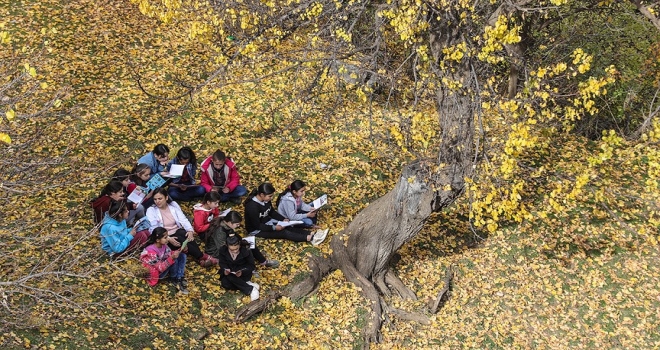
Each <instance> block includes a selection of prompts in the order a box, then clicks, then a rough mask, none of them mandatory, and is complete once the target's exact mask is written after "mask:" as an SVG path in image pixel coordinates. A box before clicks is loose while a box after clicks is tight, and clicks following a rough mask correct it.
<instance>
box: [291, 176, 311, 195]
mask: <svg viewBox="0 0 660 350" xmlns="http://www.w3.org/2000/svg"><path fill="white" fill-rule="evenodd" d="M305 186H307V185H306V184H305V183H304V182H302V180H296V181H294V182H292V183H291V185H289V190H290V191H291V193H293V196H294V197H302V195H303V194H304V193H305Z"/></svg>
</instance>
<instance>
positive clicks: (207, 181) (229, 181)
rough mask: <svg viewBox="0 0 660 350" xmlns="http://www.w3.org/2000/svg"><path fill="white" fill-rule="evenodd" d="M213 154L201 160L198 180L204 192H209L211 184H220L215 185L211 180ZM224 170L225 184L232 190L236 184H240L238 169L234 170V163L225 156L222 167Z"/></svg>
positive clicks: (211, 187)
mask: <svg viewBox="0 0 660 350" xmlns="http://www.w3.org/2000/svg"><path fill="white" fill-rule="evenodd" d="M212 163H213V156H210V157H208V158H206V159H205V160H204V162H202V178H201V181H200V184H201V185H202V186H204V188H205V189H206V192H211V190H212V189H213V186H220V185H216V184H215V183H214V182H213V164H212ZM223 169H224V170H225V186H224V187H227V188H228V189H229V192H231V191H233V190H234V189H235V188H236V186H238V185H240V184H241V176H240V175H238V171H237V170H236V164H234V162H233V161H232V160H231V158H229V157H227V158H225V166H224V167H223Z"/></svg>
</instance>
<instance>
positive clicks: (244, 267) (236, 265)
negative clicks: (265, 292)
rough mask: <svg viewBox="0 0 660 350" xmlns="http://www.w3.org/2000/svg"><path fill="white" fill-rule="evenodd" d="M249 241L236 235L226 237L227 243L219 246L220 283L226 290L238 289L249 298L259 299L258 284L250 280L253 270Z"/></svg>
mask: <svg viewBox="0 0 660 350" xmlns="http://www.w3.org/2000/svg"><path fill="white" fill-rule="evenodd" d="M248 245H249V243H248V242H245V241H243V240H241V239H240V238H238V236H236V235H230V236H228V237H227V244H226V245H223V246H222V247H221V248H220V270H219V271H218V273H219V274H220V284H221V285H222V287H224V288H225V289H228V290H237V289H238V290H240V291H241V293H243V294H245V295H249V296H250V300H252V301H254V300H257V299H259V285H258V284H256V283H254V282H251V281H250V280H251V279H252V272H253V271H254V257H252V253H250V250H249V249H248V247H247V246H248Z"/></svg>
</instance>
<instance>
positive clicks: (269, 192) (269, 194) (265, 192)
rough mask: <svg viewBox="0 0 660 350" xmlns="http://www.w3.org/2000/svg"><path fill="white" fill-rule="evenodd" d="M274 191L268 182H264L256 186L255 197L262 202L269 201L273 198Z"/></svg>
mask: <svg viewBox="0 0 660 350" xmlns="http://www.w3.org/2000/svg"><path fill="white" fill-rule="evenodd" d="M274 193H275V187H273V185H271V184H270V183H268V182H264V183H262V184H261V185H259V187H257V193H256V196H257V199H259V200H260V201H262V202H270V201H271V200H272V199H273V194H274Z"/></svg>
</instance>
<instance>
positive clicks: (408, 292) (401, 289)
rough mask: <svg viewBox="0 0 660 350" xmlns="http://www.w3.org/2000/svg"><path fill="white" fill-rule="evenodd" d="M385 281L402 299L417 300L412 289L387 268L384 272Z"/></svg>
mask: <svg viewBox="0 0 660 350" xmlns="http://www.w3.org/2000/svg"><path fill="white" fill-rule="evenodd" d="M385 282H386V283H387V284H388V285H389V286H390V288H393V289H394V290H395V291H396V292H397V294H399V296H400V297H401V298H402V299H404V300H406V299H407V300H417V295H415V292H413V291H412V289H410V288H408V286H406V285H405V284H404V283H403V281H401V279H400V278H399V276H397V275H396V274H395V273H394V272H393V271H392V270H387V274H385Z"/></svg>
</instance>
